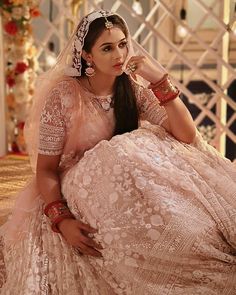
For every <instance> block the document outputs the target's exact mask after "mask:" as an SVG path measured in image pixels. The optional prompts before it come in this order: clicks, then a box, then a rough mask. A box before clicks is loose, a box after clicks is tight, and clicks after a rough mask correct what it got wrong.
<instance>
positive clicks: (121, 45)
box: [119, 41, 127, 48]
mask: <svg viewBox="0 0 236 295" xmlns="http://www.w3.org/2000/svg"><path fill="white" fill-rule="evenodd" d="M126 46H127V41H123V42H121V43H120V44H119V47H120V48H124V47H126Z"/></svg>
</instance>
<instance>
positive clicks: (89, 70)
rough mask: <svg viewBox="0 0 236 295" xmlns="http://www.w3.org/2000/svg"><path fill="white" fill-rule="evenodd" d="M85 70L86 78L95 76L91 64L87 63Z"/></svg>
mask: <svg viewBox="0 0 236 295" xmlns="http://www.w3.org/2000/svg"><path fill="white" fill-rule="evenodd" d="M87 66H88V67H87V68H86V69H85V74H86V76H88V77H93V76H94V75H95V70H94V68H93V67H92V63H91V62H88V61H87Z"/></svg>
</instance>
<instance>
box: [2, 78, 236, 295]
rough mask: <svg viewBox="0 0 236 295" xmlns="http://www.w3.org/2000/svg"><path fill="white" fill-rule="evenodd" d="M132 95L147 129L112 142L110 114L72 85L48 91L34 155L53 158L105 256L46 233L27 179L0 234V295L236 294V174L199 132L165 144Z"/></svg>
mask: <svg viewBox="0 0 236 295" xmlns="http://www.w3.org/2000/svg"><path fill="white" fill-rule="evenodd" d="M135 89H136V94H137V100H138V106H139V111H140V116H141V119H143V120H147V121H149V122H150V123H151V124H150V123H148V122H147V121H144V122H143V123H142V124H141V126H140V127H139V129H137V130H135V131H133V132H131V133H126V134H123V135H118V136H115V137H112V133H113V129H114V115H113V109H110V110H109V111H108V112H106V111H104V110H103V109H102V108H101V107H100V105H99V103H98V102H97V100H96V99H94V98H93V95H92V94H91V93H89V92H88V91H87V90H86V89H84V88H82V86H81V85H80V84H79V83H78V82H77V81H75V80H73V79H70V78H69V79H66V80H64V81H63V80H62V81H61V82H58V84H57V85H56V87H55V88H53V90H52V91H51V93H50V95H49V96H48V98H47V100H46V104H45V106H44V109H43V112H42V115H41V123H40V143H39V153H42V154H46V155H57V154H62V156H61V163H60V171H61V189H62V192H63V195H64V197H65V198H66V200H67V202H68V205H69V207H70V209H71V211H72V212H73V214H74V215H75V217H76V218H81V219H82V220H83V221H84V222H86V223H89V224H90V225H91V226H93V227H95V228H97V229H98V233H97V234H95V239H96V240H97V241H98V242H100V243H101V244H102V245H103V247H104V250H102V254H103V258H95V257H91V256H85V255H84V256H80V255H79V253H78V252H77V250H76V249H74V248H72V247H70V246H68V244H67V243H66V242H65V241H64V239H63V238H62V236H61V235H60V234H57V233H54V232H52V230H51V227H50V224H49V221H48V219H47V218H46V217H45V215H44V214H43V201H42V199H41V198H40V194H39V192H38V190H37V186H36V182H35V179H33V180H32V181H31V183H30V184H29V185H28V186H27V187H26V188H25V190H23V191H22V192H21V193H20V194H19V198H18V200H17V203H16V208H15V213H14V212H13V217H12V219H11V220H10V221H9V222H8V223H6V224H5V225H4V226H3V227H2V228H1V233H2V234H4V238H3V241H2V250H3V257H4V260H3V259H2V260H1V281H2V283H3V286H2V289H1V294H3V295H33V294H34V295H36V294H37V295H39V294H40V295H43V294H45V295H46V294H53V295H78V294H89V295H96V294H99V295H112V294H135V295H142V294H145V295H149V294H158V295H167V294H168V295H169V294H171V295H172V294H173V295H180V294H181V295H200V294H204V295H213V294H214V295H216V294H220V295H226V294H227V295H234V294H236V183H235V180H236V177H235V168H234V167H233V165H232V163H231V162H230V161H229V160H227V159H225V158H223V157H222V156H220V155H219V154H218V153H217V152H216V151H215V150H214V149H213V148H212V147H210V146H209V145H207V144H206V143H204V142H203V140H202V139H201V138H200V136H199V135H197V138H196V140H195V142H194V143H193V144H183V143H180V142H178V141H177V140H176V139H174V138H173V137H172V136H171V135H169V134H168V133H167V132H166V131H165V130H164V129H163V128H162V127H161V124H162V122H163V121H164V120H165V119H166V113H165V110H164V108H161V107H160V106H159V104H158V102H157V100H156V98H155V97H154V95H153V94H152V93H151V91H150V90H146V89H144V88H142V87H140V86H135ZM176 124H178V122H176ZM25 204H27V206H26V205H25ZM14 214H15V215H14ZM3 257H2V258H3Z"/></svg>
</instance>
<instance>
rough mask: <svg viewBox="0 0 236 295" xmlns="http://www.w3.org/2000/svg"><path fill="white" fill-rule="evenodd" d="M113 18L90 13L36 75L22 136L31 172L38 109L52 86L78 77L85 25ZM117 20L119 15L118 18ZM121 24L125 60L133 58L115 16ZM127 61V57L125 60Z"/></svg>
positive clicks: (36, 145) (101, 13) (39, 109)
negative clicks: (53, 60)
mask: <svg viewBox="0 0 236 295" xmlns="http://www.w3.org/2000/svg"><path fill="white" fill-rule="evenodd" d="M111 15H117V14H116V13H113V12H109V11H104V10H99V11H94V12H92V13H90V14H88V15H87V16H85V17H84V18H83V19H82V20H81V22H80V23H79V24H78V26H77V27H75V29H74V31H73V33H72V35H71V37H70V38H69V40H68V42H67V44H66V46H65V48H64V49H63V50H62V51H61V53H60V54H59V56H58V58H57V61H56V64H55V66H53V67H52V68H51V69H50V70H48V71H47V72H45V73H43V74H42V75H40V76H39V77H38V78H37V80H36V86H35V93H34V96H33V104H32V107H31V111H30V114H29V116H28V118H27V120H26V124H25V129H24V136H25V140H26V145H27V152H28V154H29V157H30V162H31V167H32V170H33V172H35V171H36V163H37V154H38V145H39V124H40V116H41V112H42V109H43V107H44V104H45V100H46V97H47V95H48V94H49V92H50V91H51V90H52V89H53V88H54V87H55V86H56V84H57V83H58V82H60V81H63V80H65V79H72V77H76V76H81V67H82V65H81V54H82V48H83V45H84V39H85V37H86V35H87V33H88V29H89V25H90V24H91V22H92V21H94V20H95V19H97V18H100V17H108V16H111ZM118 16H119V15H118ZM119 17H120V18H121V19H122V20H123V22H124V23H125V25H126V27H127V31H128V40H127V44H128V45H127V46H128V52H129V54H128V56H131V55H133V52H134V51H133V46H132V42H131V36H130V33H129V30H128V26H127V24H126V22H125V20H124V19H123V18H122V17H121V16H119ZM126 60H128V57H127V59H126Z"/></svg>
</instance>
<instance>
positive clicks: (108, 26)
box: [105, 17, 113, 30]
mask: <svg viewBox="0 0 236 295" xmlns="http://www.w3.org/2000/svg"><path fill="white" fill-rule="evenodd" d="M105 20H106V22H105V27H106V28H107V29H108V30H110V29H111V28H113V23H112V22H110V21H109V20H108V19H107V18H106V17H105Z"/></svg>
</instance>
